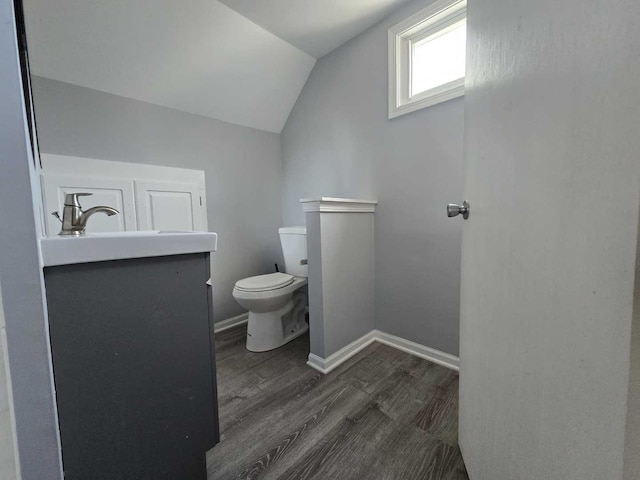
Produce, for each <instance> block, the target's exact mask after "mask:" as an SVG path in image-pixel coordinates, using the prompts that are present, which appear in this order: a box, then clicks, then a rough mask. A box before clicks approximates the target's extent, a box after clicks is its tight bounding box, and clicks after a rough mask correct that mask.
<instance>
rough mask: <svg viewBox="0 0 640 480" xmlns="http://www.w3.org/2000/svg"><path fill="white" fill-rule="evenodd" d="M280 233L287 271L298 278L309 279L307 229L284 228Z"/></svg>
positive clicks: (279, 230)
mask: <svg viewBox="0 0 640 480" xmlns="http://www.w3.org/2000/svg"><path fill="white" fill-rule="evenodd" d="M278 233H279V234H280V245H282V255H283V256H284V269H285V271H286V272H287V273H288V274H289V275H295V276H296V277H308V276H309V273H308V267H307V227H282V228H279V229H278Z"/></svg>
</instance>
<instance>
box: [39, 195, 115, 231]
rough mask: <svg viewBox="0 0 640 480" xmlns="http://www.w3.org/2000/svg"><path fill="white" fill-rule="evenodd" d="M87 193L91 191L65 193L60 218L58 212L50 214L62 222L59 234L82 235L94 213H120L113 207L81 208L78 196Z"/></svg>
mask: <svg viewBox="0 0 640 480" xmlns="http://www.w3.org/2000/svg"><path fill="white" fill-rule="evenodd" d="M89 195H93V193H67V194H66V195H65V197H64V210H63V211H62V218H60V214H59V213H58V212H53V213H52V214H51V215H53V216H54V217H56V218H57V219H58V220H60V222H61V223H62V230H60V233H59V235H73V236H76V237H78V236H80V235H84V233H85V232H84V231H85V229H86V228H87V221H88V220H89V217H91V215H93V214H94V213H106V214H107V215H109V216H111V215H116V214H118V213H120V212H118V210H116V209H115V208H111V207H104V206H99V207H92V208H90V209H88V210H82V207H81V206H80V202H79V201H78V197H88V196H89Z"/></svg>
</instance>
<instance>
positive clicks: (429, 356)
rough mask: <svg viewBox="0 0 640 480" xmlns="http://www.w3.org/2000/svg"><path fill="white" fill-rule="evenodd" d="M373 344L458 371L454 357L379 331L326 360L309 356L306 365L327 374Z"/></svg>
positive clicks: (367, 335) (343, 348) (457, 360)
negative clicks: (376, 343)
mask: <svg viewBox="0 0 640 480" xmlns="http://www.w3.org/2000/svg"><path fill="white" fill-rule="evenodd" d="M373 342H379V343H383V344H385V345H388V346H390V347H393V348H396V349H398V350H401V351H403V352H406V353H409V354H411V355H415V356H416V357H420V358H424V359H425V360H429V361H430V362H433V363H436V364H438V365H442V366H443V367H446V368H450V369H451V370H455V371H459V370H460V360H459V358H458V357H456V356H455V355H451V354H449V353H445V352H441V351H440V350H436V349H435V348H431V347H426V346H424V345H420V344H419V343H415V342H412V341H410V340H405V339H404V338H400V337H396V336H395V335H390V334H388V333H385V332H381V331H380V330H372V331H370V332H369V333H367V334H365V335H363V336H362V337H360V338H358V339H357V340H355V341H353V342H351V343H350V344H349V345H347V346H345V347H342V348H341V349H340V350H338V351H337V352H335V353H333V354H331V355H329V356H328V357H327V358H322V357H320V356H318V355H315V354H313V353H310V354H309V359H308V361H307V365H309V366H310V367H312V368H314V369H316V370H317V371H319V372H320V373H323V374H327V373H329V372H330V371H331V370H333V369H335V368H336V367H338V366H339V365H341V364H342V363H344V362H346V361H347V360H348V359H350V358H351V357H353V356H354V355H355V354H356V353H358V352H359V351H360V350H363V349H364V348H365V347H367V346H369V345H371V344H372V343H373Z"/></svg>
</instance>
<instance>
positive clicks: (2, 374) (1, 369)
mask: <svg viewBox="0 0 640 480" xmlns="http://www.w3.org/2000/svg"><path fill="white" fill-rule="evenodd" d="M8 360H9V359H8V357H7V351H6V333H5V326H4V310H3V308H2V294H1V293H0V478H2V479H4V480H15V479H16V478H18V471H17V468H16V467H17V462H16V451H15V450H16V449H15V448H14V442H15V437H14V432H15V428H14V421H13V411H12V408H11V402H12V398H11V375H10V372H9V361H8Z"/></svg>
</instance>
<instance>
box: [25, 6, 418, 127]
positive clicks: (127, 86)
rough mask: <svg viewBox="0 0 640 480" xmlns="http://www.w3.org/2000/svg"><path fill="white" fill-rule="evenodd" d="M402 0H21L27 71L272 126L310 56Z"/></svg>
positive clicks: (302, 78)
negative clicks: (25, 37) (27, 55)
mask: <svg viewBox="0 0 640 480" xmlns="http://www.w3.org/2000/svg"><path fill="white" fill-rule="evenodd" d="M407 1H408V0H268V1H267V0H223V2H224V3H222V2H219V1H217V0H189V1H186V2H185V1H179V0H135V1H132V0H109V1H104V0H23V3H24V10H25V21H26V27H27V42H28V47H29V57H30V65H31V70H32V73H33V74H34V75H38V76H42V77H46V78H51V79H54V80H58V81H61V82H67V83H71V84H75V85H80V86H83V87H87V88H92V89H95V90H100V91H103V92H108V93H112V94H115V95H119V96H123V97H127V98H132V99H136V100H142V101H145V102H149V103H153V104H156V105H162V106H165V107H169V108H173V109H177V110H181V111H185V112H189V113H194V114H197V115H203V116H206V117H210V118H215V119H219V120H223V121H226V122H230V123H234V124H238V125H242V126H246V127H251V128H257V129H260V130H266V131H269V132H276V133H279V132H280V131H281V130H282V128H283V127H284V124H285V122H286V121H287V118H288V116H289V113H290V111H291V109H292V108H293V105H294V104H295V102H296V100H297V98H298V95H299V93H300V91H301V90H302V87H303V86H304V84H305V82H306V80H307V77H308V76H309V73H310V72H311V69H312V68H313V66H314V64H315V62H316V58H319V57H320V56H322V55H324V54H326V53H327V52H329V51H330V50H333V49H334V48H336V47H337V46H339V45H340V44H342V43H344V42H345V41H347V40H349V39H350V38H352V37H354V36H356V35H357V34H358V33H360V32H361V31H363V30H365V29H367V28H368V27H369V26H371V25H373V24H375V23H376V22H378V21H379V20H380V19H382V18H383V17H385V16H386V15H388V14H389V13H391V11H392V10H394V9H395V8H397V7H399V6H400V5H401V4H404V3H406V2H407ZM227 5H228V6H227ZM230 7H232V8H230ZM36 109H37V104H36Z"/></svg>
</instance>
